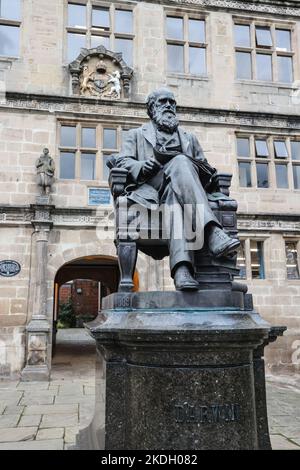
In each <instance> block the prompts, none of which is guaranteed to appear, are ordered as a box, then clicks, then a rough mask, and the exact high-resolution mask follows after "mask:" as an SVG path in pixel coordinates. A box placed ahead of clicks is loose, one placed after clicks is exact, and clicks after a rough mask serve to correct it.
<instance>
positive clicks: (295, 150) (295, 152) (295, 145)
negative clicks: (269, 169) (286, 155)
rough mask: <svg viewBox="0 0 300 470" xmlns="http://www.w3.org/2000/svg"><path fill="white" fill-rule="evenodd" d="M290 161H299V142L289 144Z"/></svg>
mask: <svg viewBox="0 0 300 470" xmlns="http://www.w3.org/2000/svg"><path fill="white" fill-rule="evenodd" d="M291 150H292V160H300V141H299V142H296V141H292V142H291Z"/></svg>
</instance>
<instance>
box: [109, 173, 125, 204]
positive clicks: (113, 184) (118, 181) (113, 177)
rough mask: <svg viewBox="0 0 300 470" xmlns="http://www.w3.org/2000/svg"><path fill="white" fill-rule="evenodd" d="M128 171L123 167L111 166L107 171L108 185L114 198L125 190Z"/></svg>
mask: <svg viewBox="0 0 300 470" xmlns="http://www.w3.org/2000/svg"><path fill="white" fill-rule="evenodd" d="M127 176H128V171H127V170H125V169H124V168H112V169H111V170H110V173H109V180H108V182H109V186H110V190H111V193H112V195H113V197H114V198H116V197H118V196H120V194H122V193H123V192H124V190H125V186H126V181H127Z"/></svg>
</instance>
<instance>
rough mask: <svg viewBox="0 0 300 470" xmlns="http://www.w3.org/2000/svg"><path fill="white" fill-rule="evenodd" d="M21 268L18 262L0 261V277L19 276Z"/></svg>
mask: <svg viewBox="0 0 300 470" xmlns="http://www.w3.org/2000/svg"><path fill="white" fill-rule="evenodd" d="M20 271H21V266H20V265H19V263H18V262H17V261H11V260H4V261H0V276H3V277H13V276H16V275H17V274H19V272H20Z"/></svg>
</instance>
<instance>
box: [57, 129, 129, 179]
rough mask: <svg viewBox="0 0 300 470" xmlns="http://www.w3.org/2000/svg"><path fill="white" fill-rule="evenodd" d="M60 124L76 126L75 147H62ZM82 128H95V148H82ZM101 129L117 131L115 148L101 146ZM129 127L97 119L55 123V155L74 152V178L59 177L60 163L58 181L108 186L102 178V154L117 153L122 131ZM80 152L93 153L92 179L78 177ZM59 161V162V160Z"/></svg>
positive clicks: (102, 132) (102, 133) (102, 134)
mask: <svg viewBox="0 0 300 470" xmlns="http://www.w3.org/2000/svg"><path fill="white" fill-rule="evenodd" d="M62 126H69V127H76V147H63V146H62V145H61V144H60V136H61V127H62ZM82 128H94V129H96V147H95V148H84V147H82V146H81V145H80V144H81V130H82ZM103 129H115V130H116V131H117V148H116V149H105V148H103V136H104V131H103ZM129 129H130V127H129V126H128V125H126V124H124V125H122V124H115V123H114V122H102V121H101V122H99V121H83V120H80V121H74V120H60V121H58V123H57V142H58V145H57V155H59V159H60V153H61V152H70V153H71V152H73V153H75V179H69V178H67V179H65V178H60V164H58V165H57V167H58V171H57V173H58V174H57V178H58V181H63V182H64V183H67V182H70V183H74V182H77V183H84V184H86V185H87V186H90V185H91V183H93V185H94V186H95V185H97V184H98V183H99V186H101V187H108V181H107V180H106V179H103V163H104V162H103V156H106V155H110V154H114V153H117V152H118V151H119V150H120V147H121V142H122V131H127V130H129ZM81 153H90V154H95V156H96V157H95V179H94V180H83V179H81V178H80V171H81V158H80V157H81ZM59 163H60V162H59Z"/></svg>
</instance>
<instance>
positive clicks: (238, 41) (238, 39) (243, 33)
mask: <svg viewBox="0 0 300 470" xmlns="http://www.w3.org/2000/svg"><path fill="white" fill-rule="evenodd" d="M234 37H235V45H236V46H237V47H251V40H250V26H249V25H241V24H235V25H234Z"/></svg>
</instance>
